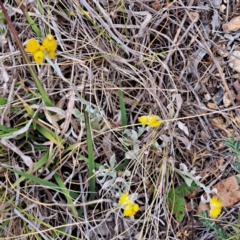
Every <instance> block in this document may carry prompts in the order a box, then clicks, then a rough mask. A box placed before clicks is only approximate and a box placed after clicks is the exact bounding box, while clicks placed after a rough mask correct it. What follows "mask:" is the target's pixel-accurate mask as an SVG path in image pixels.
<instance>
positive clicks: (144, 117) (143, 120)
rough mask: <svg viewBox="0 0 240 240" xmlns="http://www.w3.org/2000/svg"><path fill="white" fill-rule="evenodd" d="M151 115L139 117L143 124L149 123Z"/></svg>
mask: <svg viewBox="0 0 240 240" xmlns="http://www.w3.org/2000/svg"><path fill="white" fill-rule="evenodd" d="M148 119H149V116H141V117H139V118H138V121H139V122H140V123H142V124H144V125H145V124H147V123H148Z"/></svg>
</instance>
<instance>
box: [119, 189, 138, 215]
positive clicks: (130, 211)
mask: <svg viewBox="0 0 240 240" xmlns="http://www.w3.org/2000/svg"><path fill="white" fill-rule="evenodd" d="M119 204H121V205H122V208H123V209H124V211H123V216H125V217H132V216H134V215H135V214H136V213H137V212H138V211H139V205H138V204H136V203H134V202H133V201H132V200H131V198H130V196H129V195H128V193H127V192H126V193H123V194H122V195H121V197H120V199H119Z"/></svg>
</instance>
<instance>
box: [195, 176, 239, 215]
mask: <svg viewBox="0 0 240 240" xmlns="http://www.w3.org/2000/svg"><path fill="white" fill-rule="evenodd" d="M236 176H237V177H238V178H240V174H237V175H235V176H231V177H229V178H226V179H223V180H222V181H220V182H219V183H217V184H216V185H214V186H213V188H216V189H217V191H218V193H217V197H218V198H219V200H220V201H221V202H222V205H223V207H231V206H232V205H233V204H236V203H237V202H239V201H240V189H239V186H238V183H237V181H236ZM209 209H210V207H209V204H207V203H202V202H200V204H199V206H198V213H200V212H202V211H205V210H209Z"/></svg>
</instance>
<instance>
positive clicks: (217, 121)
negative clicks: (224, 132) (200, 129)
mask: <svg viewBox="0 0 240 240" xmlns="http://www.w3.org/2000/svg"><path fill="white" fill-rule="evenodd" d="M223 124H224V121H223V118H222V117H216V118H213V119H211V125H212V126H213V127H217V128H220V129H222V128H223V127H224V126H223Z"/></svg>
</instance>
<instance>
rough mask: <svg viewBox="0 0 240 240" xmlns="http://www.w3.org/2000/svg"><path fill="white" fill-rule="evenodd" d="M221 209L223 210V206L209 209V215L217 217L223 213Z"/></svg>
mask: <svg viewBox="0 0 240 240" xmlns="http://www.w3.org/2000/svg"><path fill="white" fill-rule="evenodd" d="M221 211H222V208H212V209H211V210H210V211H209V216H210V217H211V218H217V217H218V216H219V214H220V213H221Z"/></svg>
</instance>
